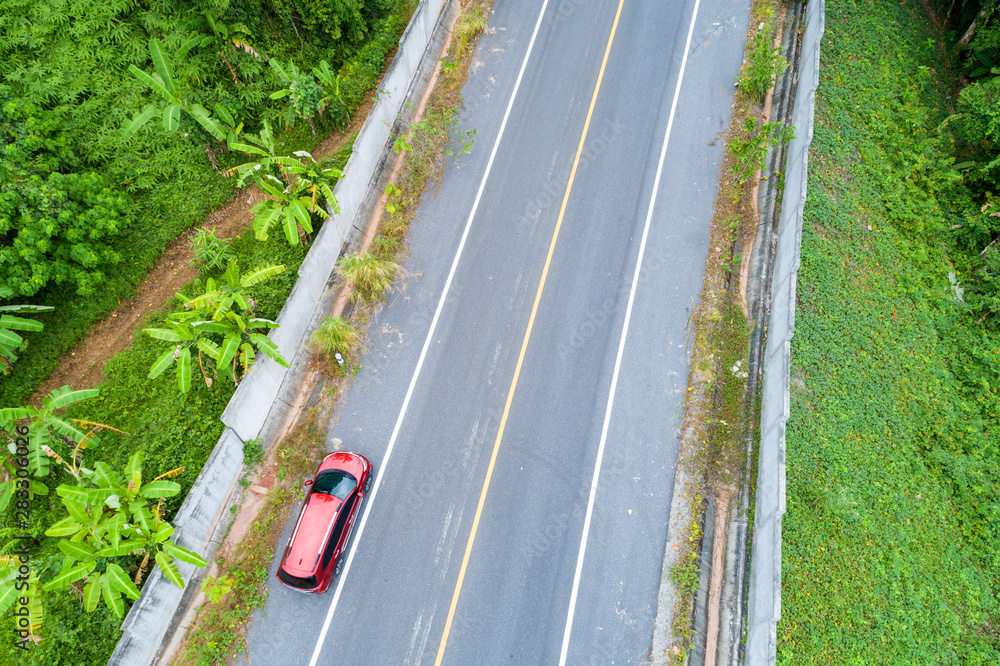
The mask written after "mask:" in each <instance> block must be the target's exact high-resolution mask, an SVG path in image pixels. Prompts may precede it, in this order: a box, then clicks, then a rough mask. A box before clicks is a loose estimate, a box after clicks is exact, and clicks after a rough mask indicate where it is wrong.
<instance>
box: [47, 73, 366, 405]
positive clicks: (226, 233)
mask: <svg viewBox="0 0 1000 666" xmlns="http://www.w3.org/2000/svg"><path fill="white" fill-rule="evenodd" d="M376 89H377V88H376ZM374 99H375V93H374V90H373V92H372V93H371V94H369V96H368V98H367V99H366V100H365V103H364V104H362V105H361V108H359V109H358V110H357V111H356V112H355V113H354V118H353V119H352V120H351V123H350V124H349V125H348V126H347V127H345V128H344V129H343V130H341V131H339V132H336V133H335V134H332V135H330V136H329V137H328V138H327V139H325V140H324V141H323V142H322V143H321V144H320V145H319V146H318V147H317V148H316V150H314V151H313V155H315V156H316V157H317V158H320V157H327V156H329V155H332V154H333V153H335V152H336V151H337V150H339V149H340V148H341V147H343V145H344V144H345V143H346V142H347V141H348V140H349V139H350V138H351V137H352V136H353V135H354V133H355V132H358V131H360V130H361V126H362V125H363V124H364V122H365V119H366V118H367V117H368V112H369V110H371V106H372V103H373V102H374ZM261 198H263V195H262V194H261V191H260V189H258V188H257V186H256V185H254V186H252V187H248V188H245V189H242V190H239V191H237V192H236V196H235V197H234V198H233V200H232V201H230V202H229V203H228V204H226V205H225V206H223V207H222V208H218V209H216V210H214V211H212V212H211V213H210V214H209V215H208V217H207V218H206V219H205V221H204V222H203V223H202V224H201V228H202V229H211V228H212V227H213V226H214V227H215V230H216V234H218V236H219V237H220V238H234V237H236V236H239V235H240V234H242V233H243V231H244V230H246V229H247V228H248V227H249V226H250V225H251V223H252V222H253V217H252V216H251V215H250V209H251V208H252V207H253V205H254V204H255V203H256V202H258V201H260V199H261ZM193 235H194V230H193V229H192V230H189V231H186V232H184V233H182V234H181V235H180V236H178V237H177V238H176V239H174V241H173V242H172V243H171V244H170V245H169V246H167V249H166V250H165V251H164V252H163V255H162V256H161V257H160V259H159V261H157V262H156V265H155V266H154V267H153V270H152V271H151V272H150V274H149V277H147V278H146V280H145V281H144V282H143V283H142V284H141V285H140V286H139V290H138V293H137V294H136V295H135V296H133V297H132V298H130V299H129V300H127V301H123V302H122V303H121V305H119V306H118V307H117V308H116V309H115V310H114V312H112V313H111V314H110V315H108V317H107V318H106V319H105V320H104V321H102V322H101V323H100V324H98V325H97V326H96V327H94V329H93V330H92V331H91V332H90V334H89V335H88V336H87V337H86V339H84V340H83V341H81V342H78V343H77V344H76V346H75V347H73V349H72V350H71V351H70V352H68V353H66V354H63V356H62V358H60V359H59V366H58V367H57V368H56V369H55V370H54V371H53V372H52V374H51V375H49V377H48V379H46V380H45V381H44V382H42V383H41V384H40V385H39V386H38V388H37V389H36V390H35V394H34V395H33V396H32V397H31V402H32V404H38V403H39V402H40V401H41V398H42V397H43V396H45V395H47V394H48V393H50V392H52V391H53V390H55V389H57V388H59V387H60V386H65V385H67V384H68V385H70V386H72V387H73V388H75V389H82V388H92V387H94V386H96V385H97V384H99V383H100V382H101V381H102V380H103V379H104V364H105V363H107V361H108V359H110V358H111V357H112V356H114V355H115V354H117V353H118V352H120V351H122V350H124V349H127V348H128V347H129V346H130V345H131V344H132V339H133V338H134V337H135V335H136V334H137V333H139V330H138V327H139V326H140V325H141V324H142V323H143V322H144V321H145V320H146V316H147V315H148V314H149V313H150V312H153V311H155V310H159V309H161V308H163V307H164V306H165V305H166V304H167V302H168V301H170V299H171V298H173V297H174V294H176V293H177V292H178V291H180V290H181V288H182V287H183V286H184V285H185V284H187V283H188V282H190V281H191V280H193V279H194V278H195V277H196V276H197V272H196V271H195V269H194V267H193V266H192V265H191V259H192V258H193V253H192V251H191V237H192V236H193Z"/></svg>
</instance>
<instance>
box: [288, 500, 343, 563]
mask: <svg viewBox="0 0 1000 666" xmlns="http://www.w3.org/2000/svg"><path fill="white" fill-rule="evenodd" d="M343 504H344V502H343V500H340V499H338V498H336V497H334V496H332V495H325V494H323V493H309V497H308V498H307V499H306V505H305V508H304V509H303V510H302V515H301V516H300V517H299V524H298V525H296V526H295V532H294V533H293V534H292V543H291V548H289V550H288V554H287V555H286V556H285V570H287V571H288V573H290V574H293V575H296V576H298V575H303V574H304V575H311V574H312V573H314V572H315V570H316V558H317V556H318V555H319V553H320V551H322V550H323V545H324V543H325V542H326V538H327V535H329V533H330V531H331V530H332V529H333V524H334V522H335V521H336V520H337V514H338V512H339V511H340V507H341V506H342V505H343Z"/></svg>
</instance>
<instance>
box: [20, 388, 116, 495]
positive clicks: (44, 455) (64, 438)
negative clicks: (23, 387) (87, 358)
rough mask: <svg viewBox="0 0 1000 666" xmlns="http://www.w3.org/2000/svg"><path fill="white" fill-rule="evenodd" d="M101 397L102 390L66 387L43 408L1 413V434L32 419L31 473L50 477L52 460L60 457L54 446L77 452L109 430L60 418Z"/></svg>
mask: <svg viewBox="0 0 1000 666" xmlns="http://www.w3.org/2000/svg"><path fill="white" fill-rule="evenodd" d="M98 394H99V390H98V389H80V390H76V391H74V390H73V389H71V388H70V387H69V386H63V387H62V388H58V389H56V390H54V391H52V393H50V394H49V395H48V396H46V397H45V398H43V399H42V406H41V407H35V406H34V405H26V406H24V407H6V408H4V409H0V430H6V431H7V432H8V433H9V432H11V431H12V429H13V428H14V424H15V423H16V422H17V421H19V420H21V419H28V420H29V425H28V428H29V434H28V437H27V440H28V446H27V448H28V453H27V458H28V470H29V471H30V472H31V473H32V474H34V475H35V476H36V477H43V476H46V475H47V474H48V473H49V467H50V460H51V459H52V458H53V457H54V456H55V457H58V453H57V452H56V451H55V450H54V449H53V448H52V447H53V445H56V444H59V445H68V444H72V446H73V447H74V449H75V448H76V446H77V445H78V444H79V443H85V444H91V445H93V444H96V443H97V442H98V439H97V435H96V432H97V431H98V430H99V429H101V428H104V427H107V426H105V425H104V424H100V423H94V422H91V421H84V420H81V419H66V418H63V417H61V416H59V415H58V414H57V412H59V411H60V410H62V409H64V408H66V407H69V406H70V405H72V404H75V403H77V402H80V401H81V400H86V399H88V398H94V397H96V396H97V395H98Z"/></svg>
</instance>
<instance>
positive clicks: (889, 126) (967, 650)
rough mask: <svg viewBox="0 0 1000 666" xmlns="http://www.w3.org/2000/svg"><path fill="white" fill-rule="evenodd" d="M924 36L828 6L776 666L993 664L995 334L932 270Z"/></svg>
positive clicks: (949, 206) (946, 210)
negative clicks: (970, 312) (968, 311)
mask: <svg viewBox="0 0 1000 666" xmlns="http://www.w3.org/2000/svg"><path fill="white" fill-rule="evenodd" d="M939 37H940V35H938V34H936V33H935V32H934V29H933V27H932V24H931V23H930V21H929V20H928V18H927V16H926V14H924V12H923V9H922V8H921V6H920V4H919V3H917V2H904V3H903V4H902V6H900V4H899V3H897V2H850V1H844V0H833V1H830V0H828V2H827V5H826V33H825V35H824V38H823V56H822V61H823V67H822V69H821V71H820V88H819V92H818V94H817V104H816V125H815V138H814V140H813V147H812V150H811V157H810V190H809V199H808V201H807V204H806V208H805V223H804V229H803V237H802V265H801V267H800V269H799V275H798V301H799V304H798V309H797V315H796V330H795V338H794V339H793V341H792V380H793V389H792V403H791V414H792V416H791V418H790V419H789V421H788V431H787V446H788V452H787V484H788V485H787V493H788V495H787V497H788V503H787V508H788V511H787V513H786V515H785V519H784V532H783V551H782V560H783V561H782V565H783V571H782V577H783V581H782V583H783V584H782V621H781V622H780V623H779V625H778V663H779V664H812V663H814V664H995V663H998V662H1000V651H998V648H1000V638H998V633H997V628H998V627H1000V603H998V601H997V591H998V589H1000V560H998V558H997V556H996V554H995V549H996V543H997V541H996V539H997V536H998V530H1000V512H998V510H997V506H998V500H1000V487H998V485H997V478H996V469H997V467H998V465H1000V455H998V451H997V443H998V442H1000V424H998V421H997V418H996V404H997V400H998V396H997V390H998V387H1000V354H998V353H997V351H998V350H1000V344H998V343H1000V336H998V334H997V332H996V331H991V330H988V329H986V328H984V327H982V326H979V325H977V324H976V323H975V322H974V321H973V319H972V318H971V317H970V316H968V313H967V309H966V307H965V305H964V304H963V303H961V302H959V301H957V300H955V299H954V296H953V291H952V289H951V287H950V285H949V282H948V279H947V275H948V273H949V271H952V270H956V271H958V272H959V274H961V272H960V269H961V267H962V266H963V265H964V263H965V260H964V258H963V257H962V256H961V255H960V254H959V253H958V252H957V251H956V250H954V249H953V248H952V245H951V244H950V242H949V236H948V229H949V227H950V226H951V225H952V224H953V223H955V222H956V220H959V219H960V216H961V214H962V211H964V210H967V209H968V208H969V206H970V200H969V199H968V198H967V194H965V193H964V191H963V190H962V189H961V187H960V186H959V185H958V184H956V182H955V174H954V172H953V171H952V170H951V169H950V167H949V153H948V147H947V145H946V142H944V141H942V140H940V139H939V138H938V137H937V136H936V132H935V130H934V128H935V127H936V126H937V124H938V123H939V122H940V120H942V114H943V113H945V112H946V109H947V104H948V103H949V99H948V97H947V95H946V90H947V85H948V81H947V80H946V79H945V78H944V77H945V75H946V73H947V72H948V71H949V68H948V65H949V63H947V62H946V61H943V60H942V55H941V54H942V52H941V51H940V50H939V49H938V48H937V47H936V46H935V42H934V41H933V40H934V39H937V38H939ZM922 66H923V67H922ZM928 67H930V69H928Z"/></svg>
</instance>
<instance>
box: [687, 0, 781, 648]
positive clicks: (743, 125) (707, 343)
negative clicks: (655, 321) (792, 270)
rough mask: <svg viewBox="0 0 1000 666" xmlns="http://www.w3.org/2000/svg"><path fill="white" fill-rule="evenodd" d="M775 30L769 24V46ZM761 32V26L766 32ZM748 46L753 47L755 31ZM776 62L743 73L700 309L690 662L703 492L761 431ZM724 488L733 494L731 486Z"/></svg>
mask: <svg viewBox="0 0 1000 666" xmlns="http://www.w3.org/2000/svg"><path fill="white" fill-rule="evenodd" d="M774 7H775V5H774V3H773V1H772V0H758V1H757V2H754V3H753V6H752V7H751V24H757V23H758V22H765V21H766V22H767V25H772V23H771V21H772V17H773V15H774ZM765 27H767V26H765ZM773 31H774V28H768V29H767V31H766V33H767V40H768V42H767V45H768V48H769V47H770V41H769V40H770V36H771V35H773ZM762 32H765V31H764V30H757V34H758V35H759V34H761V33H762ZM760 39H761V40H763V39H764V38H763V37H761V38H760ZM747 48H748V50H750V49H753V48H755V43H754V40H753V39H751V40H749V41H748V46H747ZM747 57H748V61H749V62H756V60H755V59H756V58H760V57H761V56H760V55H756V56H755V55H753V54H752V53H748V56H747ZM768 57H771V56H768ZM782 62H783V59H782ZM777 71H778V69H777V67H776V66H775V67H773V68H772V69H771V70H769V73H768V75H767V76H766V77H763V76H761V75H760V73H759V72H757V70H755V69H753V68H749V69H748V68H747V67H744V69H743V72H742V73H741V78H740V81H739V82H738V85H737V94H736V98H735V102H734V104H733V115H732V119H731V124H730V127H729V132H728V133H727V135H726V139H727V144H728V147H727V150H726V152H725V156H724V162H723V168H722V173H721V174H720V176H721V177H720V181H719V193H718V195H717V197H716V200H715V217H714V219H713V223H712V236H711V242H710V250H709V255H708V260H707V263H706V268H705V282H704V286H703V288H702V294H701V299H700V301H699V303H698V307H697V309H696V310H695V311H694V313H693V314H692V325H693V328H694V340H693V347H694V349H693V353H692V359H691V373H690V377H689V381H688V384H689V388H688V396H687V400H686V402H685V416H684V419H685V425H684V429H685V434H684V436H683V441H684V442H685V444H684V446H683V451H682V462H681V464H683V465H684V468H685V469H686V470H687V472H688V476H689V478H691V479H692V481H691V484H690V486H689V487H688V488H686V489H678V490H677V491H675V492H678V491H680V492H684V491H687V492H688V493H689V494H690V495H691V496H693V497H696V498H697V500H696V501H694V502H691V504H690V507H689V510H690V512H691V513H690V515H689V516H688V518H689V523H688V526H687V528H685V530H684V533H683V543H682V545H683V548H682V552H681V553H679V556H678V559H677V560H676V563H675V565H674V566H673V568H672V569H671V577H672V580H673V581H674V585H675V588H676V590H677V594H678V603H677V607H676V608H675V609H674V621H673V625H672V631H673V637H674V640H675V643H674V645H673V650H672V651H671V653H668V655H667V658H668V659H669V660H670V663H673V664H680V663H684V660H685V659H686V655H687V654H688V651H689V649H690V646H691V641H692V640H693V636H694V633H693V630H692V627H691V621H692V615H691V613H692V606H691V601H692V597H693V595H694V593H695V591H697V589H698V576H697V575H696V572H697V569H696V567H697V562H698V552H697V543H698V541H699V540H700V539H701V537H702V534H701V526H700V522H699V521H700V519H701V515H702V512H703V511H704V507H705V501H704V499H703V498H702V497H703V494H704V493H706V492H707V493H711V494H713V495H715V496H716V497H718V496H720V494H723V491H724V490H726V489H731V488H732V487H734V486H737V485H738V484H739V480H740V479H741V478H742V476H743V475H744V474H747V473H749V472H750V470H748V469H747V464H748V461H747V460H746V448H745V446H746V444H745V443H746V437H747V435H748V434H750V435H753V434H754V433H756V430H757V426H756V424H757V415H758V413H759V410H755V409H754V407H755V404H754V401H752V400H748V395H750V394H752V391H753V390H754V389H755V388H756V387H751V386H748V385H747V382H748V380H749V372H748V367H747V366H748V362H749V361H748V358H749V345H750V335H751V332H752V330H751V325H750V322H749V321H748V320H747V318H746V316H745V315H744V313H743V303H742V296H741V295H740V290H739V275H740V265H741V264H742V257H743V254H744V249H745V244H746V243H747V242H749V241H750V240H752V238H753V234H754V230H755V229H756V227H757V223H758V220H757V217H756V215H755V208H754V206H753V203H752V196H753V191H754V189H753V186H754V185H755V183H756V172H757V171H758V170H759V169H760V168H761V165H762V163H763V160H764V158H765V155H766V153H767V149H768V147H769V146H772V145H777V144H778V143H781V142H782V141H783V142H785V143H787V142H788V141H789V140H790V139H791V132H792V130H791V128H786V127H783V126H782V124H781V123H768V122H765V119H763V118H762V108H761V106H760V100H761V98H763V96H764V93H766V92H767V90H769V89H770V88H771V86H772V85H773V82H774V76H775V73H776V72H777ZM751 77H757V79H756V80H751ZM765 84H766V85H765ZM761 86H764V88H763V91H760V87H761ZM758 93H759V94H758ZM726 176H729V177H728V178H727V177H726ZM725 494H726V496H730V495H731V492H728V493H725Z"/></svg>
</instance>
